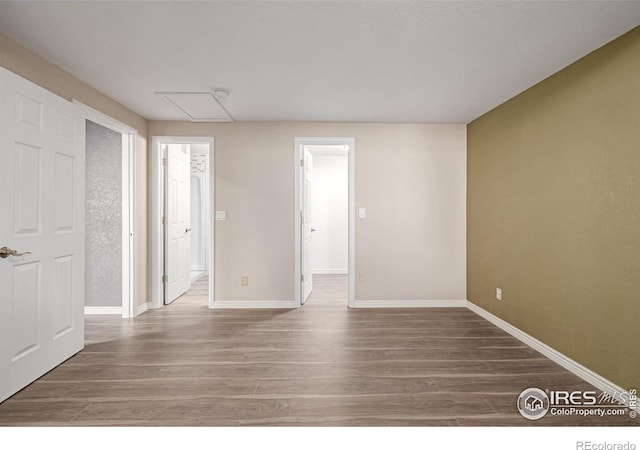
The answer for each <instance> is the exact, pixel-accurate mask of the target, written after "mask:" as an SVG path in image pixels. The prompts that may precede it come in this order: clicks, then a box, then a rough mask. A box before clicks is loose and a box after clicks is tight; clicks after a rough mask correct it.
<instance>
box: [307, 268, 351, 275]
mask: <svg viewBox="0 0 640 450" xmlns="http://www.w3.org/2000/svg"><path fill="white" fill-rule="evenodd" d="M311 273H312V274H313V275H347V274H348V273H349V269H314V270H312V271H311Z"/></svg>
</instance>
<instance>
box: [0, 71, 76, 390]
mask: <svg viewBox="0 0 640 450" xmlns="http://www.w3.org/2000/svg"><path fill="white" fill-rule="evenodd" d="M83 143H84V120H83V119H81V118H80V115H79V114H78V110H77V107H76V106H75V105H73V104H72V103H69V102H68V101H66V100H64V99H62V98H60V97H58V96H56V95H54V94H52V93H50V92H49V91H46V90H45V89H42V88H41V87H39V86H36V85H35V84H33V83H31V82H29V81H27V80H25V79H23V78H21V77H19V76H17V75H15V74H13V73H11V72H9V71H7V70H5V69H3V68H0V167H1V168H2V176H1V177H0V205H2V214H0V286H1V288H2V289H0V401H2V400H4V399H6V398H8V397H9V396H11V395H13V394H14V393H16V392H17V391H19V390H20V389H22V388H23V387H25V386H26V385H28V384H29V383H31V382H33V381H34V380H36V379H37V378H39V377H41V376H42V375H44V374H45V373H47V372H48V371H49V370H51V369H53V368H54V367H55V366H57V365H58V364H60V363H62V362H63V361H65V360H66V359H68V358H69V357H70V356H72V355H73V354H75V353H77V352H78V351H80V350H82V348H83V347H84V314H83V312H84V228H85V226H84V196H85V193H84V184H85V175H84V163H85V159H84V158H85V157H84V145H83Z"/></svg>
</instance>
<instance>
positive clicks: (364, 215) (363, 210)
mask: <svg viewBox="0 0 640 450" xmlns="http://www.w3.org/2000/svg"><path fill="white" fill-rule="evenodd" d="M358 217H360V218H361V219H366V218H367V208H358Z"/></svg>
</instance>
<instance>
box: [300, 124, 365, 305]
mask: <svg viewBox="0 0 640 450" xmlns="http://www.w3.org/2000/svg"><path fill="white" fill-rule="evenodd" d="M304 145H346V146H347V148H348V150H347V156H348V164H349V200H348V209H349V220H348V222H349V223H348V227H349V250H348V253H349V255H348V265H349V269H348V274H349V280H348V283H349V287H348V294H347V297H348V300H347V303H348V306H349V307H354V306H355V292H356V278H355V276H356V270H355V268H356V227H355V224H356V205H355V203H356V181H355V179H356V177H355V173H356V172H355V162H356V156H355V149H356V141H355V138H352V137H296V138H295V140H294V161H293V163H294V174H295V175H294V177H295V178H294V181H295V182H294V209H293V215H294V224H295V226H294V232H295V233H294V248H295V250H294V252H295V253H294V259H295V274H294V283H295V288H294V289H295V290H294V301H295V302H296V304H297V305H298V306H301V305H302V292H301V289H302V283H301V282H300V275H301V267H300V264H301V261H300V251H301V242H300V239H301V235H300V226H301V225H300V206H301V205H300V182H301V178H302V177H301V176H300V161H301V160H302V154H303V153H302V147H303V146H304Z"/></svg>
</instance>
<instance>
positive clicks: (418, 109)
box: [0, 1, 640, 123]
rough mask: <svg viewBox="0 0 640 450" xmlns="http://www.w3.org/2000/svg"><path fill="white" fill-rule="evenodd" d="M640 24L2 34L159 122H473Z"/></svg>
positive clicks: (128, 8)
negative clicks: (186, 95)
mask: <svg viewBox="0 0 640 450" xmlns="http://www.w3.org/2000/svg"><path fill="white" fill-rule="evenodd" d="M639 24H640V2H638V1H631V2H629V1H626V2H615V1H589V2H586V1H572V2H558V1H553V2H546V1H513V2H504V1H503V2H485V1H470V2H467V1H450V2H435V1H388V2H383V1H340V2H338V1H327V2H315V1H297V2H296V1H293V2H292V1H271V2H265V1H262V2H246V1H240V2H238V1H235V2H202V1H200V2H186V1H176V2H153V1H143V2H113V1H109V2H94V1H92V2H77V1H75V2H6V1H2V2H0V33H2V34H4V35H5V36H7V37H9V38H11V39H13V40H15V41H17V42H18V43H20V44H21V45H23V46H25V47H27V48H28V49H30V50H31V51H33V52H35V53H37V54H38V55H40V56H42V57H44V58H45V59H47V60H49V61H51V62H53V63H55V64H57V65H59V66H60V67H62V68H63V69H65V70H67V71H68V72H71V73H72V74H73V75H75V76H76V77H78V78H79V79H81V80H83V81H85V82H86V83H88V84H90V85H92V86H94V87H95V88H97V89H98V90H100V91H102V92H104V93H105V94H107V95H109V96H110V97H112V98H114V99H116V100H117V101H119V102H120V103H122V104H123V105H125V106H127V107H129V108H131V109H132V110H134V111H136V112H138V113H139V114H141V115H142V116H144V117H146V118H148V119H171V120H185V116H184V114H183V113H181V112H180V111H179V110H177V109H176V108H175V107H173V106H172V105H171V104H170V103H169V102H167V101H165V100H164V99H163V98H161V97H160V96H158V95H156V94H154V92H158V91H162V92H175V91H189V92H203V91H205V92H206V91H210V90H211V89H213V88H217V87H220V88H225V89H226V90H228V91H229V92H230V95H229V97H228V98H227V99H225V100H223V101H221V103H222V104H223V106H224V108H225V109H226V110H227V111H228V112H229V114H231V116H232V117H233V118H234V119H235V120H242V121H247V120H298V121H307V120H309V121H336V122H434V123H438V122H440V123H443V122H453V123H467V122H469V121H471V120H473V119H474V118H476V117H478V116H479V115H481V114H483V113H485V112H487V111H488V110H490V109H492V108H494V107H495V106H497V105H499V104H500V103H502V102H504V101H505V100H507V99H509V98H511V97H513V96H514V95H516V94H518V93H519V92H521V91H523V90H525V89H526V88H528V87H530V86H532V85H533V84H535V83H537V82H538V81H541V80H542V79H544V78H546V77H548V76H549V75H551V74H553V73H555V72H557V71H558V70H560V69H562V68H563V67H565V66H567V65H568V64H570V63H571V62H573V61H575V60H577V59H579V58H580V57H582V56H584V55H586V54H587V53H589V52H591V51H593V50H595V49H596V48H598V47H600V46H602V45H603V44H605V43H607V42H609V41H611V40H613V39H614V38H616V37H617V36H619V35H621V34H623V33H625V32H626V31H628V30H630V29H632V28H634V27H636V26H637V25H639Z"/></svg>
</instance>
